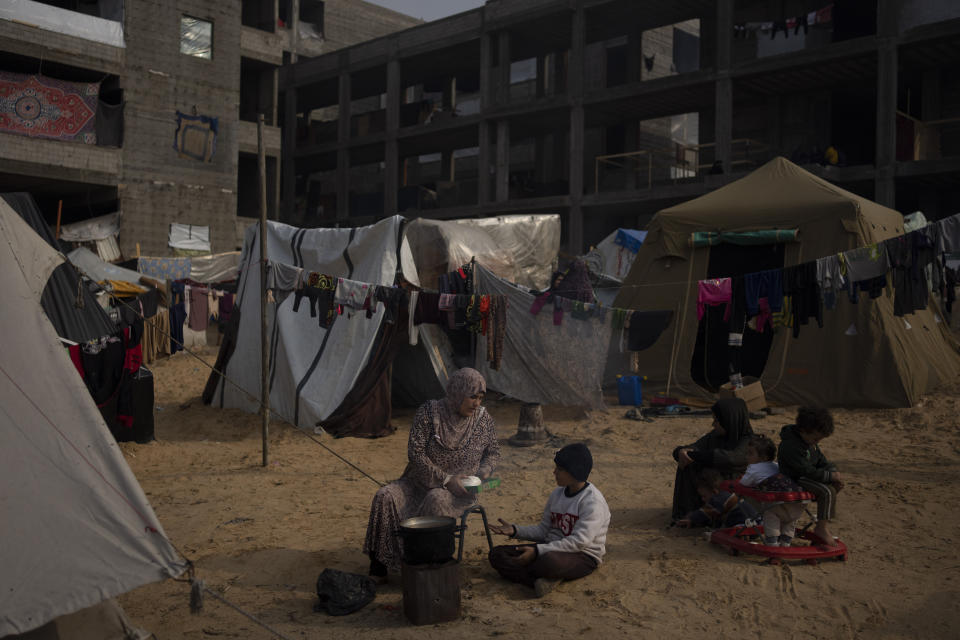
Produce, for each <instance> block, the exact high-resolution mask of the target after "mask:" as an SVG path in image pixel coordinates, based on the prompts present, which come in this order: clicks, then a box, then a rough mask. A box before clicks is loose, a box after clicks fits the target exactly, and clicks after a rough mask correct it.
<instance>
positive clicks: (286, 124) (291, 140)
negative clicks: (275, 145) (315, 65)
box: [281, 89, 297, 220]
mask: <svg viewBox="0 0 960 640" xmlns="http://www.w3.org/2000/svg"><path fill="white" fill-rule="evenodd" d="M283 97H284V109H283V148H282V151H281V154H282V163H283V164H282V171H283V195H282V197H281V202H282V203H283V217H284V219H285V220H293V216H294V212H295V200H296V184H297V183H296V178H297V176H296V163H295V162H294V159H293V154H294V152H295V151H296V146H297V90H296V89H287V90H286V92H285V93H284V96H283Z"/></svg>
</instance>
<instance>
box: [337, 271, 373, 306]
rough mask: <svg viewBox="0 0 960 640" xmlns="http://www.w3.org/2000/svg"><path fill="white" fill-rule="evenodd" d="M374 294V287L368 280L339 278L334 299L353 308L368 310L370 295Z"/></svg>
mask: <svg viewBox="0 0 960 640" xmlns="http://www.w3.org/2000/svg"><path fill="white" fill-rule="evenodd" d="M372 294H373V288H372V286H371V285H369V284H367V283H366V282H358V281H357V280H348V279H347V278H337V289H336V293H335V294H334V298H333V300H334V302H336V303H337V304H342V305H343V306H345V307H350V308H351V309H356V310H358V311H359V310H368V309H370V296H371V295H372Z"/></svg>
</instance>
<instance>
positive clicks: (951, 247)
mask: <svg viewBox="0 0 960 640" xmlns="http://www.w3.org/2000/svg"><path fill="white" fill-rule="evenodd" d="M936 225H937V227H938V229H939V236H940V242H939V243H938V245H937V246H938V248H939V249H940V251H941V252H942V253H956V252H960V213H958V214H956V215H952V216H950V217H949V218H944V219H942V220H938V221H937V222H936Z"/></svg>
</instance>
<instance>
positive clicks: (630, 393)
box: [617, 376, 643, 407]
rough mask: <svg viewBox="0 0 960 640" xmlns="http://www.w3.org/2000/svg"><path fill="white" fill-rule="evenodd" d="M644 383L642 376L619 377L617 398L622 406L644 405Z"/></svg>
mask: <svg viewBox="0 0 960 640" xmlns="http://www.w3.org/2000/svg"><path fill="white" fill-rule="evenodd" d="M642 381H643V378H641V377H640V376H617V396H618V398H619V400H620V404H628V405H631V406H634V407H638V406H640V404H642V403H643V382H642Z"/></svg>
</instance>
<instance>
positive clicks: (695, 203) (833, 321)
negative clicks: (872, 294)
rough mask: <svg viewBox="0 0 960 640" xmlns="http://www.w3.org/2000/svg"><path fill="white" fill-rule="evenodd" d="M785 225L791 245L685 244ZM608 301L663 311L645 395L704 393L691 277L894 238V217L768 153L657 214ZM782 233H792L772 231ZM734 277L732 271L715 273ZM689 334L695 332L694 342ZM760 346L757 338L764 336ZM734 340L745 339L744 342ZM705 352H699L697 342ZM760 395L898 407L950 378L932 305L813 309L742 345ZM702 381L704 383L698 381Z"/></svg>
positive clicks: (643, 358)
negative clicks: (669, 319)
mask: <svg viewBox="0 0 960 640" xmlns="http://www.w3.org/2000/svg"><path fill="white" fill-rule="evenodd" d="M771 230H796V232H797V233H796V240H795V241H787V242H783V243H781V244H766V245H756V246H752V247H732V246H731V245H724V244H720V245H717V246H712V247H711V246H702V247H693V246H691V245H692V243H691V242H690V240H691V237H692V234H694V233H696V232H715V233H716V232H756V231H771ZM648 232H649V233H648V234H647V237H646V239H645V241H644V243H643V246H641V247H640V250H639V251H638V253H637V257H636V259H635V261H634V263H633V267H632V268H631V270H630V274H629V275H628V276H627V278H626V280H625V281H624V286H623V288H622V289H621V291H620V294H619V295H618V297H617V299H616V301H615V303H614V304H615V306H618V307H623V308H628V309H639V310H651V311H653V310H661V309H671V310H673V311H674V312H675V316H674V317H675V318H676V319H677V320H676V322H675V324H674V326H673V327H672V329H671V330H668V331H666V332H664V333H663V335H661V337H660V339H659V340H658V341H657V342H656V343H655V344H654V345H653V347H651V348H650V349H648V350H646V351H643V352H640V354H639V358H640V371H639V372H640V373H641V374H643V375H646V376H647V377H648V382H647V383H645V387H646V388H645V391H646V389H647V388H648V389H651V390H657V389H664V388H666V387H668V386H669V388H670V391H671V394H687V395H691V396H707V395H709V394H710V392H709V391H708V389H707V388H705V387H704V386H703V385H702V383H703V382H704V380H703V379H704V378H710V377H711V375H713V372H711V371H709V370H707V371H701V369H702V368H706V369H709V367H710V362H709V360H710V359H709V358H705V357H703V356H702V351H701V357H700V358H699V359H698V358H697V355H698V354H697V349H698V343H699V347H700V349H701V350H703V349H704V344H703V343H704V341H705V340H707V341H708V340H709V337H710V334H708V333H705V332H704V331H703V329H702V328H701V325H700V323H699V322H698V319H697V312H696V301H697V281H698V280H701V279H705V278H708V277H721V276H728V275H737V273H745V272H754V271H760V270H762V269H769V268H776V267H778V266H784V267H787V266H791V265H796V264H800V263H803V262H808V261H811V260H815V259H817V258H821V257H825V256H829V255H831V254H834V253H837V252H840V251H846V250H848V249H853V248H856V247H861V246H864V245H868V244H871V243H875V242H878V241H881V240H885V239H887V238H891V237H894V236H897V235H900V234H902V233H903V232H904V229H903V217H902V216H901V215H900V214H899V213H898V212H896V211H894V210H893V209H888V208H887V207H883V206H881V205H879V204H877V203H875V202H871V201H870V200H867V199H866V198H862V197H860V196H857V195H855V194H853V193H850V192H848V191H845V190H843V189H841V188H839V187H837V186H835V185H833V184H831V183H830V182H827V181H826V180H823V179H821V178H818V177H817V176H815V175H813V174H811V173H809V172H807V171H805V170H803V169H801V168H800V167H798V166H796V165H794V164H792V163H791V162H789V161H787V160H785V159H783V158H777V159H775V160H772V161H771V162H769V163H767V164H766V165H764V166H763V167H761V168H759V169H757V170H756V171H754V172H753V173H751V174H750V175H748V176H746V177H744V178H742V179H740V180H737V181H736V182H733V183H731V184H729V185H726V186H724V187H722V188H720V189H717V190H716V191H713V192H711V193H709V194H707V195H704V196H701V197H699V198H696V199H694V200H691V201H689V202H685V203H683V204H680V205H677V206H674V207H671V208H669V209H664V210H663V211H660V212H659V213H658V214H657V215H656V216H655V217H654V219H653V220H652V221H651V223H650V226H649V228H648ZM780 235H784V236H787V239H789V237H790V236H791V235H792V234H780ZM720 270H724V271H726V270H734V271H735V272H725V273H724V272H718V271H720ZM698 333H699V335H698ZM768 339H769V336H768ZM745 341H746V338H745ZM706 349H709V345H708V346H707V347H706ZM754 355H755V357H756V359H757V362H754V363H753V366H755V367H759V368H760V369H762V370H761V371H760V378H761V380H762V383H763V387H764V389H765V391H766V394H767V399H768V400H773V401H775V402H778V403H783V404H802V403H816V404H822V405H826V406H851V407H868V406H878V407H884V406H886V407H903V406H911V405H913V404H914V403H916V402H917V401H918V400H919V399H920V396H921V395H922V394H923V393H925V392H927V391H928V390H930V389H931V388H932V387H933V386H934V385H935V384H936V383H937V382H938V381H940V380H946V379H950V378H952V377H955V376H956V375H957V373H958V372H960V358H958V355H957V345H956V341H955V340H954V339H953V337H952V336H951V335H950V334H949V330H948V328H947V326H946V323H945V322H942V321H941V318H940V316H939V313H938V311H937V309H936V308H935V307H933V306H931V307H928V308H927V309H925V310H923V311H918V312H916V313H913V314H909V315H908V316H905V317H896V316H894V314H893V301H892V298H891V297H889V296H888V295H886V294H885V295H882V296H881V297H879V298H877V299H876V300H872V301H868V300H866V299H861V301H860V303H859V304H851V303H850V302H849V301H848V300H846V299H841V300H840V301H838V304H837V308H836V309H835V310H834V311H825V312H824V326H823V328H822V329H819V328H817V325H816V323H813V322H812V323H811V324H810V325H807V326H804V327H802V331H801V333H800V336H799V338H797V339H794V338H793V335H792V333H791V332H790V331H780V332H778V333H777V334H776V335H775V336H773V337H772V340H771V341H770V342H769V344H766V345H762V344H761V345H757V347H756V349H755V350H754ZM706 386H709V385H706Z"/></svg>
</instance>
